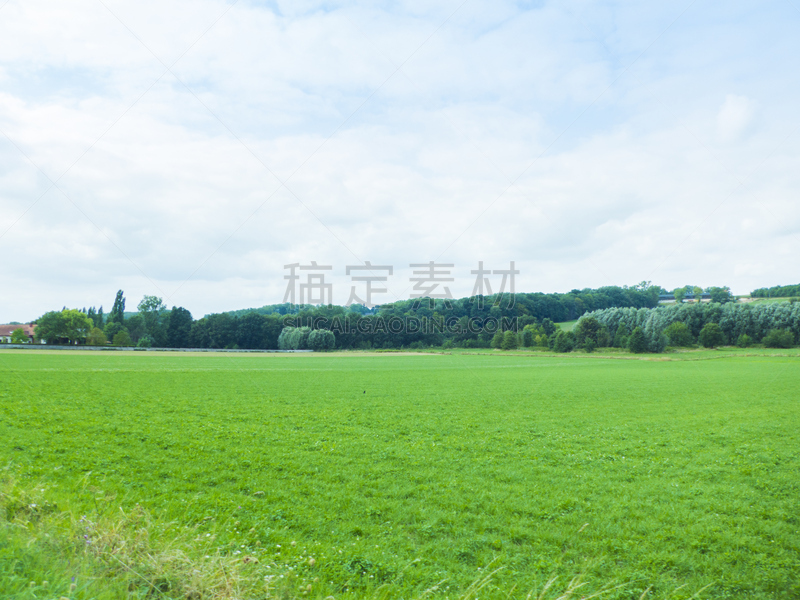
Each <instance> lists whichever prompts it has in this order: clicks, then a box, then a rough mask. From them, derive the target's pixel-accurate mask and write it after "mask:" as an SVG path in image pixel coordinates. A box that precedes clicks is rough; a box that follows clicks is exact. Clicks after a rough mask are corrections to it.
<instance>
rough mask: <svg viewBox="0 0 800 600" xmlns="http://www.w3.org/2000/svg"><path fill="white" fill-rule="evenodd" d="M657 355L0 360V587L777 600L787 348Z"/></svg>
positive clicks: (782, 562) (792, 401)
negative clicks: (782, 351)
mask: <svg viewBox="0 0 800 600" xmlns="http://www.w3.org/2000/svg"><path fill="white" fill-rule="evenodd" d="M688 354H691V353H687V355H688ZM669 357H670V358H675V357H676V355H669ZM677 358H678V359H676V360H670V361H658V360H619V359H618V358H617V357H613V356H608V357H602V356H594V355H591V356H563V355H562V356H542V355H534V354H531V353H529V354H527V355H518V356H514V355H507V354H506V355H503V354H495V355H470V354H469V353H463V354H454V355H438V356H437V355H428V356H391V355H382V356H369V355H363V356H360V355H357V354H353V355H348V356H344V355H330V356H308V355H304V356H274V355H270V356H264V355H260V356H251V355H246V356H240V355H236V356H230V355H226V356H205V355H201V356H197V355H177V354H176V355H157V356H152V355H145V356H141V355H136V356H128V355H124V354H117V353H115V354H113V355H112V354H106V353H100V354H83V353H82V354H81V355H79V356H78V355H74V354H70V355H64V354H58V353H53V354H40V353H32V352H22V353H13V354H12V353H9V352H7V351H6V352H3V353H2V354H0V460H2V464H3V465H5V467H4V471H3V475H2V478H3V480H4V484H3V491H2V494H0V500H1V501H2V507H0V509H1V510H0V595H2V596H3V597H8V598H15V599H22V598H26V599H27V598H58V597H59V596H64V597H68V598H70V599H71V600H76V599H78V598H126V597H142V598H144V597H170V598H172V597H174V598H201V597H202V598H264V597H320V598H325V597H328V596H331V595H333V596H335V597H336V598H339V597H359V598H361V597H375V598H377V597H381V596H382V595H383V596H385V597H392V598H394V597H405V598H414V597H423V596H425V595H428V596H435V597H449V598H457V597H462V598H467V597H474V596H477V595H478V594H479V595H480V597H481V598H491V597H497V598H506V597H512V598H525V597H526V596H527V595H528V594H529V592H530V591H531V590H535V591H536V593H538V592H540V591H541V590H542V589H543V588H545V586H547V584H548V582H549V581H552V579H553V577H557V578H558V579H557V580H556V582H555V583H553V584H551V586H550V587H549V588H548V589H547V591H546V592H545V595H544V596H543V597H558V595H559V594H563V593H565V590H566V589H568V588H569V585H570V584H569V582H570V580H572V578H573V577H574V576H575V575H577V574H580V575H581V579H580V584H582V587H580V588H579V589H578V590H576V592H580V593H581V594H584V595H589V594H591V593H595V592H601V591H602V592H604V593H603V595H602V597H606V598H639V597H644V598H689V597H691V596H695V595H697V594H698V592H699V591H700V590H701V589H703V588H705V589H704V591H702V592H700V593H699V597H703V598H741V597H748V598H793V597H797V596H798V594H800V581H799V580H798V573H800V560H799V559H798V556H800V554H799V553H798V550H800V534H798V529H799V527H798V518H797V514H798V513H800V510H798V509H800V506H798V504H799V503H798V491H799V490H798V487H800V482H798V477H797V472H798V467H800V454H798V448H800V446H798V438H799V437H800V434H799V433H798V431H799V429H798V425H800V410H798V406H797V400H796V398H797V397H800V377H798V375H800V361H798V358H797V357H796V353H795V354H794V355H793V356H782V355H778V354H776V355H771V356H760V357H746V356H736V355H735V351H733V350H731V352H730V355H724V353H722V355H721V354H720V353H719V352H717V354H714V352H713V351H707V352H705V353H703V352H699V353H694V354H692V356H691V359H689V358H686V357H683V358H686V359H683V358H682V355H680V356H677ZM700 358H702V359H703V360H700ZM705 358H719V360H705ZM87 540H88V542H87ZM246 559H247V560H246ZM498 569H499V570H498ZM495 571H496V572H495ZM490 572H492V575H491V577H488V578H486V574H487V573H490ZM73 578H74V581H73ZM265 578H266V579H265ZM44 581H47V586H44V585H43V582H44ZM32 582H33V585H31V583H32ZM580 584H579V583H577V582H576V583H573V584H572V586H573V588H574V587H575V586H577V585H580ZM72 586H74V589H70V588H71V587H72ZM309 586H311V587H310V589H309ZM470 586H472V587H470ZM706 586H708V587H706ZM479 587H480V591H479V592H478V588H479ZM534 597H536V596H535V595H534Z"/></svg>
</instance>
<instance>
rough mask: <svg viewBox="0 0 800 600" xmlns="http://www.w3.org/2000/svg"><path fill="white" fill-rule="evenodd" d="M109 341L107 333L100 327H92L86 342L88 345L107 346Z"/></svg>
mask: <svg viewBox="0 0 800 600" xmlns="http://www.w3.org/2000/svg"><path fill="white" fill-rule="evenodd" d="M107 343H108V339H107V338H106V334H105V333H103V330H102V329H100V328H99V327H92V329H91V331H89V335H88V336H86V344H87V345H88V346H105V345H106V344H107Z"/></svg>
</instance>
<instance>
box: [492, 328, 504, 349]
mask: <svg viewBox="0 0 800 600" xmlns="http://www.w3.org/2000/svg"><path fill="white" fill-rule="evenodd" d="M503 338H504V336H503V332H502V331H498V332H497V333H495V334H494V337H492V348H494V349H495V350H500V349H501V348H502V347H503Z"/></svg>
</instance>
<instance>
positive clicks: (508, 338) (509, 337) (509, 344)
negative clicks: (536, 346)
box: [500, 330, 519, 350]
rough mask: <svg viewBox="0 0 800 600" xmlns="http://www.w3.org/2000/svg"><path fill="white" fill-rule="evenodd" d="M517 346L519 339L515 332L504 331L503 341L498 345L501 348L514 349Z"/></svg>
mask: <svg viewBox="0 0 800 600" xmlns="http://www.w3.org/2000/svg"><path fill="white" fill-rule="evenodd" d="M518 346H519V340H518V339H517V334H516V333H514V332H513V331H511V330H508V331H506V332H505V333H504V334H503V343H502V345H501V346H500V347H501V348H502V349H503V350H516V349H517V347H518Z"/></svg>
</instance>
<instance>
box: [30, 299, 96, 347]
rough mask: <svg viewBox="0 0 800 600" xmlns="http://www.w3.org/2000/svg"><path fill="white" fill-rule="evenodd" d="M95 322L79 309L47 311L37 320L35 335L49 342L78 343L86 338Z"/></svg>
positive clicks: (38, 339)
mask: <svg viewBox="0 0 800 600" xmlns="http://www.w3.org/2000/svg"><path fill="white" fill-rule="evenodd" d="M92 325H93V323H92V322H91V321H90V320H89V319H88V318H87V317H86V315H85V314H83V313H82V312H81V311H79V310H73V309H66V308H65V309H64V310H61V311H52V312H49V313H45V314H44V315H42V316H41V317H40V318H39V319H38V320H37V321H36V329H35V330H34V331H35V333H34V336H35V337H36V340H37V341H40V340H44V341H46V342H47V343H48V344H58V343H64V342H67V343H69V344H77V343H79V342H82V341H83V340H85V339H86V336H88V335H89V331H90V330H91V328H92Z"/></svg>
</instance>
